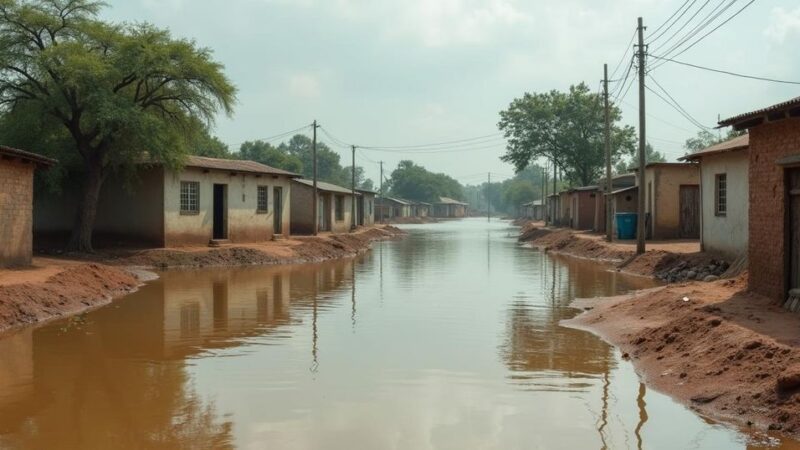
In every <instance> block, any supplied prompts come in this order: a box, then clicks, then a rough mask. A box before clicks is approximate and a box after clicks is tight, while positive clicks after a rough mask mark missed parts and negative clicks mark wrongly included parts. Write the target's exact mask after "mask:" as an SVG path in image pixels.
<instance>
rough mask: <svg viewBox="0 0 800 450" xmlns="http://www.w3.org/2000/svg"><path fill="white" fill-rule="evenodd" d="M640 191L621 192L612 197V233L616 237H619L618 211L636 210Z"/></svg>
mask: <svg viewBox="0 0 800 450" xmlns="http://www.w3.org/2000/svg"><path fill="white" fill-rule="evenodd" d="M638 202H639V191H638V190H635V189H634V190H630V191H626V192H620V193H619V194H615V195H613V196H612V198H611V214H613V215H614V216H613V218H612V221H611V226H612V229H611V233H612V236H613V238H614V239H616V238H617V219H616V214H617V213H624V212H636V210H637V209H638V207H639V205H638Z"/></svg>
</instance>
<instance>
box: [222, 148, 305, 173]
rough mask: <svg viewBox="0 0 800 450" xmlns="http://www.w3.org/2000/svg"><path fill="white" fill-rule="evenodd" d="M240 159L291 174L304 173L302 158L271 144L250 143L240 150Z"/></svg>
mask: <svg viewBox="0 0 800 450" xmlns="http://www.w3.org/2000/svg"><path fill="white" fill-rule="evenodd" d="M237 156H238V157H239V158H240V159H249V160H251V161H256V162H260V163H261V164H266V165H268V166H272V167H275V168H278V169H283V170H288V171H289V172H294V173H302V171H303V162H302V161H300V158H298V157H297V156H294V155H290V154H288V153H287V152H285V151H283V150H280V149H278V148H276V147H274V146H272V145H271V144H270V143H269V142H264V141H252V142H250V141H248V142H245V143H244V144H242V146H241V147H240V148H239V154H238V155H237Z"/></svg>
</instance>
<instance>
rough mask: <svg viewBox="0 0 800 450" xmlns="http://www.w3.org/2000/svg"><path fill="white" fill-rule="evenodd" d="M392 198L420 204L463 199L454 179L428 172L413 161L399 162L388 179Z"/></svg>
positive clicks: (462, 194)
mask: <svg viewBox="0 0 800 450" xmlns="http://www.w3.org/2000/svg"><path fill="white" fill-rule="evenodd" d="M389 186H390V192H391V195H392V196H395V197H400V198H405V199H409V200H416V201H422V202H435V201H438V200H439V197H450V198H453V199H456V200H462V199H463V198H464V193H463V188H462V186H461V184H460V183H459V182H458V181H456V180H455V179H453V178H451V177H449V176H447V175H445V174H443V173H433V172H429V171H428V170H427V169H425V168H424V167H422V166H418V165H416V164H414V162H413V161H408V160H405V161H400V164H398V165H397V169H395V170H394V171H392V176H391V177H390V179H389Z"/></svg>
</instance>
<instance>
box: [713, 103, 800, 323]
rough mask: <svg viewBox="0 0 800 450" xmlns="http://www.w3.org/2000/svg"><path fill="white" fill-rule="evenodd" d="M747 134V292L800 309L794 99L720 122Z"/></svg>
mask: <svg viewBox="0 0 800 450" xmlns="http://www.w3.org/2000/svg"><path fill="white" fill-rule="evenodd" d="M719 124H720V126H732V127H733V128H734V129H735V130H748V133H749V146H750V149H749V154H748V166H749V167H748V170H749V193H750V195H749V207H748V209H749V218H748V221H749V222H748V225H749V233H748V243H747V248H748V252H747V253H748V259H749V272H750V273H749V276H750V279H749V287H750V290H752V291H754V292H757V293H759V294H762V295H765V296H768V297H771V298H773V299H775V300H776V301H782V302H783V301H785V305H786V307H787V308H789V309H792V310H800V97H796V98H793V99H791V100H788V101H785V102H783V103H778V104H776V105H772V106H769V107H766V108H762V109H758V110H755V111H752V112H748V113H744V114H740V115H737V116H734V117H731V118H729V119H725V120H723V121H721V122H720V123H719Z"/></svg>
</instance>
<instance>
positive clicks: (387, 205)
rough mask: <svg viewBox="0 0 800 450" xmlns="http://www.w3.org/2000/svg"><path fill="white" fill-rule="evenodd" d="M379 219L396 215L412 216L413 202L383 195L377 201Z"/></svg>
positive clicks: (386, 218) (387, 218)
mask: <svg viewBox="0 0 800 450" xmlns="http://www.w3.org/2000/svg"><path fill="white" fill-rule="evenodd" d="M375 205H376V214H377V216H378V220H389V219H393V218H395V217H411V202H409V201H407V200H401V199H399V198H394V197H383V198H379V199H377V200H376V201H375Z"/></svg>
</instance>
